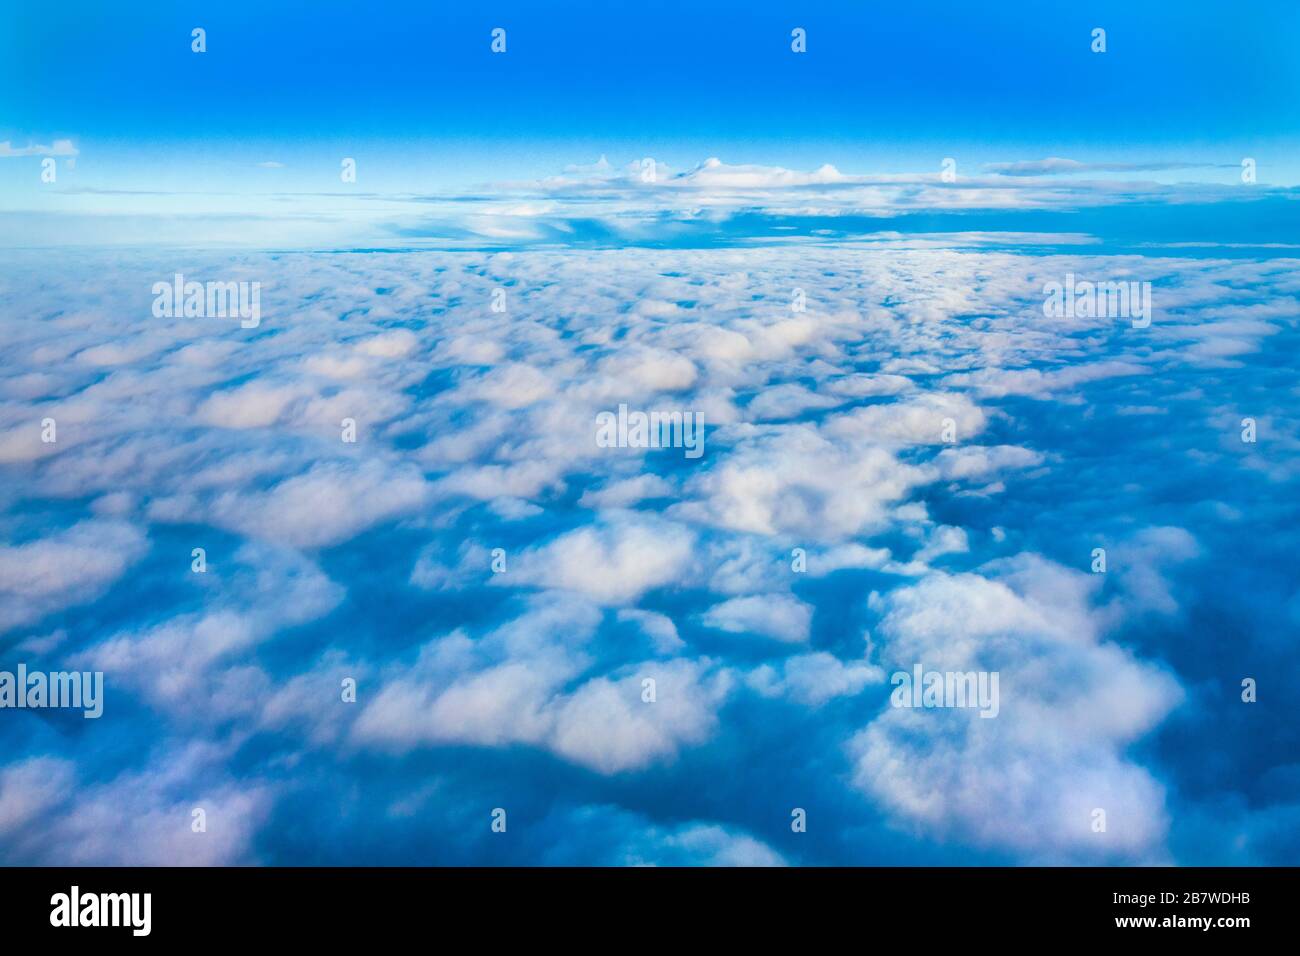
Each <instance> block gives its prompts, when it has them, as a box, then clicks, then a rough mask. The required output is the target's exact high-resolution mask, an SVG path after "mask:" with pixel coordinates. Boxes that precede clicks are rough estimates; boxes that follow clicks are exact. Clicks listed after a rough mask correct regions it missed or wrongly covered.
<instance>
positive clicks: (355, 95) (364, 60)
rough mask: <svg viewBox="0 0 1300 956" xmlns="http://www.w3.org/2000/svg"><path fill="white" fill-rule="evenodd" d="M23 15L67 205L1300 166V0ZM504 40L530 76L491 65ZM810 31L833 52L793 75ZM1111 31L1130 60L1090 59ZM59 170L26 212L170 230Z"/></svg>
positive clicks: (19, 28) (33, 76)
mask: <svg viewBox="0 0 1300 956" xmlns="http://www.w3.org/2000/svg"><path fill="white" fill-rule="evenodd" d="M3 16H4V19H5V21H6V25H5V29H3V30H0V91H2V92H0V141H3V140H9V141H10V142H11V143H12V144H13V146H14V148H22V147H24V146H27V145H29V144H32V143H51V142H53V141H54V140H56V139H71V140H72V141H73V142H74V144H75V145H76V147H77V149H78V150H79V152H80V155H79V157H78V161H77V164H76V168H75V169H73V170H61V172H60V180H59V184H58V187H57V189H58V190H59V191H65V192H66V191H75V190H145V191H153V190H161V191H178V192H195V191H199V192H202V191H214V192H220V193H242V194H252V195H259V194H276V193H285V192H297V191H326V192H338V191H339V181H338V172H337V171H338V161H339V158H340V157H342V156H352V157H355V158H357V159H358V162H359V164H360V165H361V169H362V171H363V175H362V177H361V179H360V181H359V184H360V185H361V186H363V187H364V188H365V189H366V190H371V191H380V192H428V191H434V192H441V191H448V190H450V191H464V190H466V189H468V188H470V187H472V186H476V185H481V184H487V183H495V182H500V181H502V180H511V179H519V178H528V177H538V176H543V175H548V174H552V173H556V172H558V171H559V170H560V169H561V168H562V167H563V166H564V165H565V164H569V163H578V162H593V161H594V160H595V159H596V158H597V157H598V156H599V155H601V154H605V155H607V156H608V157H609V158H610V161H611V162H614V163H616V164H619V163H626V162H628V161H629V160H632V159H636V158H640V157H644V156H652V157H654V158H656V159H657V160H659V161H661V162H666V163H667V164H668V165H669V166H671V167H673V168H675V169H679V170H680V169H687V168H690V167H691V166H693V165H695V164H696V163H699V162H700V161H702V160H704V159H705V158H706V157H708V156H719V157H720V158H722V159H723V160H724V162H728V163H758V164H766V165H775V166H784V167H788V168H794V169H812V168H815V167H817V166H820V165H821V164H823V163H831V164H833V165H835V166H837V167H838V168H839V169H840V170H841V171H842V172H845V173H865V172H873V173H881V172H896V173H901V172H909V171H911V172H914V171H927V172H928V171H932V170H934V169H936V168H937V166H938V163H939V161H940V160H941V158H943V157H945V156H953V157H955V158H957V159H958V162H959V169H960V170H961V171H963V172H965V173H967V174H969V173H972V172H974V171H975V170H977V169H979V168H980V167H981V165H982V164H985V163H996V162H1011V161H1017V160H1035V159H1041V158H1043V157H1044V156H1048V155H1051V156H1066V157H1069V158H1072V159H1078V160H1081V161H1085V162H1101V163H1143V162H1152V161H1159V162H1166V163H1195V164H1222V168H1219V169H1211V168H1202V169H1194V170H1193V169H1179V170H1173V171H1164V172H1151V173H1147V174H1145V175H1144V178H1154V179H1159V180H1163V181H1166V182H1168V181H1179V180H1187V179H1195V180H1200V181H1211V182H1224V183H1226V182H1232V181H1234V180H1235V178H1236V172H1235V166H1236V164H1237V163H1239V161H1240V159H1241V157H1243V156H1252V157H1255V158H1256V159H1257V161H1258V162H1259V165H1260V174H1259V175H1260V181H1261V183H1274V184H1294V183H1296V182H1297V179H1298V175H1297V173H1298V169H1300V166H1298V163H1300V160H1298V159H1297V157H1298V156H1300V150H1298V149H1297V147H1298V146H1300V139H1298V137H1297V133H1298V132H1300V124H1298V123H1297V115H1298V113H1297V111H1298V109H1300V107H1298V105H1297V100H1296V97H1295V91H1296V89H1297V88H1300V82H1298V81H1300V64H1298V58H1297V57H1296V56H1295V47H1296V41H1297V39H1298V38H1300V29H1297V28H1298V27H1300V8H1297V6H1296V5H1295V4H1293V3H1287V2H1264V3H1257V4H1251V5H1250V7H1249V8H1248V9H1246V10H1240V9H1239V8H1237V7H1235V6H1234V5H1232V4H1226V3H1221V2H1188V3H1178V4H1134V3H1127V2H1119V3H1107V2H1103V3H1089V4H1062V5H1054V4H1042V3H1025V2H1014V3H1001V4H955V3H954V4H943V3H940V4H925V5H909V4H872V5H867V4H860V3H851V4H850V3H845V4H815V5H806V4H799V5H794V6H791V5H787V4H773V3H714V4H708V5H699V4H685V3H674V2H667V3H654V4H645V5H633V4H614V5H611V4H600V3H563V4H519V3H499V4H491V5H477V4H476V5H473V9H472V10H465V9H460V8H456V7H453V6H451V5H446V4H437V3H434V4H429V3H392V4H385V5H384V7H383V8H382V13H379V15H375V13H374V12H371V11H362V10H359V9H358V8H357V7H356V5H355V4H345V3H333V2H326V3H285V4H271V5H267V4H249V3H226V4H197V3H142V4H139V5H136V6H134V7H133V8H132V12H131V15H130V16H129V17H126V16H122V15H120V14H118V13H117V12H116V11H114V10H113V9H112V8H109V7H104V6H102V5H100V4H97V3H82V2H74V3H68V4H60V5H57V6H55V7H48V6H44V5H37V4H14V3H6V4H5V9H4V13H3ZM1262 24H1268V28H1267V29H1261V25H1262ZM194 26H203V27H205V28H206V29H207V31H208V52H207V53H206V54H203V55H201V56H200V55H195V54H193V53H191V52H190V49H189V44H190V40H189V31H190V29H191V28H192V27H194ZM495 26H502V27H504V28H506V29H507V30H508V31H509V33H508V36H509V50H508V53H507V54H506V55H504V56H494V55H492V54H491V53H490V52H489V49H488V43H489V32H490V30H491V29H492V28H493V27H495ZM794 26H802V27H804V28H806V29H807V30H808V35H809V52H808V53H807V54H806V55H802V56H796V55H794V54H792V53H791V52H790V49H789V42H790V38H789V33H790V29H791V28H792V27H794ZM1094 26H1102V27H1104V28H1105V29H1106V30H1107V35H1108V51H1107V53H1106V54H1105V55H1095V54H1093V53H1091V52H1090V50H1089V43H1090V31H1091V29H1092V28H1093V27H1094ZM267 162H274V163H280V164H283V166H282V168H260V167H259V166H258V164H259V163H267ZM37 165H38V164H37V161H36V160H34V159H32V158H23V159H8V160H0V189H3V198H0V208H7V209H10V210H33V211H44V210H53V209H57V210H60V211H69V210H77V209H99V210H105V209H107V208H111V209H113V210H115V211H129V210H131V209H133V208H148V204H147V203H145V200H144V197H137V199H136V201H135V203H144V206H143V207H139V206H137V205H135V204H134V203H133V202H132V201H130V200H127V199H124V198H123V197H118V198H117V199H116V200H114V201H113V204H112V206H111V207H108V206H105V205H103V204H102V203H103V202H104V200H103V197H99V199H98V200H97V199H95V198H94V197H92V196H89V195H85V194H84V193H83V194H81V195H80V196H79V198H76V199H72V198H71V197H69V196H66V195H65V196H62V197H60V198H58V199H56V198H54V197H52V196H51V195H50V193H51V192H53V191H55V190H52V189H51V190H46V191H42V189H41V184H40V183H39V181H38V178H37V172H36V170H37ZM172 203H173V207H175V208H185V200H183V199H180V198H173V200H172ZM175 208H174V209H173V211H175ZM205 208H210V207H205Z"/></svg>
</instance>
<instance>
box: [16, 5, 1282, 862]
mask: <svg viewBox="0 0 1300 956" xmlns="http://www.w3.org/2000/svg"><path fill="white" fill-rule="evenodd" d="M3 15H4V20H5V23H4V28H3V29H0V144H3V145H0V249H3V258H0V354H3V355H4V360H3V363H0V670H4V669H5V668H8V667H12V666H13V665H15V664H16V663H18V662H23V663H26V664H27V665H28V667H29V668H43V669H48V670H56V669H64V668H69V667H71V668H77V669H86V670H100V671H103V672H104V674H105V686H106V700H105V705H104V707H105V709H104V716H103V717H102V718H101V719H99V720H84V719H82V717H81V716H80V714H79V713H69V712H62V711H38V710H26V711H22V712H14V711H8V710H0V754H2V756H0V862H19V863H33V862H34V863H90V864H158V863H193V864H197V865H204V864H258V863H270V864H303V863H307V864H310V863H336V864H354V863H393V864H428V863H444V864H496V863H512V864H614V865H622V864H643V863H652V864H669V865H672V864H703V865H736V864H739V865H768V864H777V865H779V864H794V865H798V864H967V863H993V864H1019V863H1049V864H1119V863H1122V864H1131V863H1135V864H1171V863H1172V864H1291V865H1294V864H1296V863H1297V862H1300V844H1297V839H1296V834H1297V833H1300V765H1297V762H1296V753H1297V739H1296V730H1295V722H1294V713H1295V711H1296V706H1297V701H1296V690H1295V689H1296V688H1297V687H1300V663H1298V660H1297V657H1296V655H1295V653H1294V645H1295V642H1294V639H1293V635H1294V634H1295V632H1296V628H1297V626H1300V595H1297V590H1296V581H1297V575H1296V572H1295V555H1296V554H1297V553H1298V549H1300V530H1297V529H1300V520H1298V519H1300V514H1297V506H1296V501H1297V500H1300V498H1298V496H1297V493H1298V492H1300V430H1297V424H1296V422H1297V419H1296V417H1295V414H1294V408H1295V404H1296V401H1297V399H1298V398H1300V392H1298V390H1297V386H1296V377H1295V371H1294V356H1295V354H1296V349H1297V345H1298V344H1300V342H1298V338H1300V325H1298V324H1297V320H1298V318H1300V280H1298V279H1297V276H1300V258H1297V249H1300V227H1298V226H1300V218H1298V217H1297V215H1296V209H1297V208H1298V207H1297V205H1296V204H1297V198H1298V195H1300V194H1298V192H1297V190H1298V189H1300V185H1298V184H1300V160H1298V159H1297V156H1300V123H1298V113H1297V110H1298V109H1300V107H1298V105H1297V103H1296V100H1295V95H1294V93H1295V90H1296V89H1297V88H1300V83H1298V82H1297V81H1300V75H1298V74H1300V65H1297V64H1298V62H1300V61H1298V60H1297V58H1296V56H1295V47H1296V41H1297V39H1300V30H1298V29H1297V27H1300V8H1298V7H1296V6H1295V5H1294V4H1291V3H1282V2H1277V3H1271V2H1269V3H1262V4H1254V5H1251V6H1250V7H1249V8H1245V9H1241V8H1238V7H1235V6H1233V5H1230V4H1226V3H1208V2H1190V3H1178V4H1173V3H1161V4H1135V3H1132V2H1129V3H1090V4H1086V5H1085V4H1044V3H1011V4H997V5H986V4H970V5H957V4H943V5H928V6H916V7H912V6H908V5H905V4H887V5H886V4H882V5H866V4H857V3H855V4H843V5H820V6H815V7H812V8H808V7H807V6H806V5H799V8H798V9H797V10H796V9H794V8H790V9H787V8H783V7H781V6H777V5H772V4H764V3H760V4H753V3H746V4H734V5H733V4H711V5H709V7H708V8H707V9H703V8H701V7H700V6H698V5H688V4H676V3H656V4H651V5H645V6H644V7H633V6H630V5H624V4H619V5H610V4H589V5H582V4H563V5H548V6H546V7H542V6H541V5H536V4H504V5H496V6H493V7H491V8H482V7H481V6H480V5H477V4H476V5H472V6H471V5H465V7H464V8H457V7H454V6H451V5H439V4H392V5H385V7H384V8H383V10H382V12H381V11H379V10H374V11H372V10H369V9H364V8H358V7H357V5H355V4H342V3H312V4H307V3H301V4H292V5H290V4H274V5H253V4H245V3H226V4H220V5H199V4H178V3H156V4H141V5H136V6H133V7H132V9H131V11H130V12H129V13H124V12H122V11H119V10H115V9H109V8H107V7H103V6H102V5H99V4H90V3H73V4H62V5H58V6H57V7H55V8H50V9H43V8H37V7H34V6H23V7H17V6H14V5H12V4H11V5H7V6H6V7H5V9H4V14H3ZM196 26H202V27H204V28H205V29H206V30H207V44H208V52H206V53H204V54H202V55H197V54H194V53H192V52H191V51H190V30H191V29H192V28H193V27H196ZM494 27H504V28H505V29H506V30H507V52H506V53H505V54H504V55H499V56H497V55H493V54H492V53H491V52H490V51H489V42H490V31H491V30H492V29H493V28H494ZM794 27H803V28H805V29H806V30H807V31H808V52H807V53H806V54H794V53H792V52H791V50H790V31H791V29H793V28H794ZM1094 27H1103V28H1104V29H1106V31H1107V52H1105V53H1104V54H1094V53H1092V52H1090V49H1089V46H1090V43H1091V36H1090V34H1091V31H1092V29H1093V28H1094ZM345 157H351V158H354V159H356V161H357V180H356V182H355V183H345V182H342V181H341V180H340V176H339V170H340V161H341V160H342V159H343V158H345ZM948 157H951V158H953V159H954V160H955V161H956V168H955V174H956V175H955V177H953V178H945V177H944V175H943V173H942V165H941V164H942V162H943V160H944V159H945V158H948ZM1247 158H1249V159H1253V160H1254V161H1255V164H1256V167H1255V168H1256V174H1257V175H1256V181H1255V182H1248V181H1246V179H1245V178H1243V167H1242V162H1243V160H1244V159H1247ZM42 160H53V161H54V168H55V170H56V172H57V178H56V179H55V181H53V182H48V183H47V182H42V181H41V178H40V174H41V169H42ZM645 160H650V161H651V163H652V165H651V167H650V168H651V169H652V170H653V172H654V175H653V177H651V178H650V179H649V180H647V179H646V177H645V176H644V173H645V172H646V168H647V167H646V166H645V165H644V161H645ZM53 247H59V248H57V249H56V248H53ZM178 273H182V274H184V276H185V277H186V278H188V279H191V280H194V281H201V282H209V281H215V282H232V283H240V282H244V283H256V284H257V288H258V289H259V294H260V303H261V304H260V314H259V317H258V321H257V322H254V323H252V324H251V325H244V324H243V323H241V322H239V321H234V320H232V319H231V318H228V317H219V316H212V315H200V316H193V315H191V316H186V315H184V314H183V313H178V312H176V311H173V310H168V309H159V308H158V303H157V300H156V296H157V294H158V293H157V292H156V291H155V288H156V286H157V285H158V284H159V283H162V284H163V285H164V286H169V285H170V283H171V282H172V281H173V278H174V277H175V276H176V275H177V274H178ZM1067 277H1071V278H1069V279H1068V281H1071V282H1073V277H1078V278H1080V279H1082V280H1084V281H1097V282H1124V283H1128V282H1134V283H1138V285H1139V288H1140V287H1141V286H1142V284H1143V283H1147V284H1149V291H1150V295H1151V302H1152V303H1153V305H1152V309H1151V314H1150V315H1149V316H1148V318H1150V322H1149V323H1148V324H1145V325H1142V324H1139V323H1135V322H1133V321H1131V319H1132V318H1133V317H1132V316H1129V315H1115V314H1109V313H1106V314H1099V315H1087V314H1077V315H1076V314H1071V315H1070V316H1069V317H1065V316H1061V315H1056V316H1053V315H1050V314H1048V313H1047V312H1045V310H1044V305H1045V297H1046V294H1047V293H1046V288H1047V286H1048V284H1050V283H1062V282H1065V281H1067ZM795 290H798V291H799V294H800V295H801V296H802V298H801V299H800V298H798V297H797V296H796V292H795ZM498 299H500V301H501V303H502V308H500V309H498V308H495V307H494V305H495V303H497V301H498ZM796 301H800V302H802V304H803V306H804V308H803V309H802V310H801V309H799V308H796V307H795V302H796ZM621 404H626V405H629V406H630V407H631V408H633V409H641V410H669V411H671V410H686V411H690V412H691V413H693V414H699V415H702V416H703V419H704V421H705V423H706V430H705V434H706V439H707V440H706V443H705V446H706V450H705V452H704V453H703V455H702V456H701V457H699V458H698V459H692V458H688V457H685V456H683V455H682V454H681V453H680V451H679V450H677V449H658V450H648V449H638V448H635V447H625V448H607V447H603V446H600V445H598V444H597V443H596V442H595V441H594V439H593V432H594V425H595V423H596V422H597V421H598V416H599V415H601V414H602V413H604V412H608V411H611V410H612V409H616V408H618V407H619V405H621ZM47 420H53V421H55V422H56V423H57V426H58V438H57V441H54V442H48V441H44V440H42V429H43V428H44V424H43V423H44V422H46V421H47ZM345 420H346V421H352V422H353V423H354V424H355V425H356V427H357V435H358V440H357V441H355V442H351V441H347V440H345V439H344V438H343V435H344V434H346V430H344V431H343V432H341V431H340V428H341V426H342V425H343V423H344V422H345ZM1247 420H1249V421H1250V422H1252V423H1253V425H1252V428H1253V429H1255V431H1254V432H1252V434H1253V436H1254V437H1255V440H1254V441H1247V440H1243V434H1244V433H1243V429H1244V428H1245V422H1246V421H1247ZM949 427H951V428H952V429H953V432H952V435H951V437H950V438H949V437H943V436H944V435H945V434H946V430H947V429H949ZM196 547H201V548H203V549H205V553H206V558H207V569H206V570H204V571H202V572H196V571H194V570H193V567H192V564H191V556H192V553H193V549H194V548H196ZM1096 548H1104V549H1105V550H1106V553H1107V556H1108V567H1107V569H1106V570H1105V571H1104V572H1103V571H1098V570H1097V569H1096V568H1095V567H1094V566H1093V562H1094V561H1095V558H1094V549H1096ZM496 549H501V552H502V554H503V555H504V556H505V558H506V565H505V566H504V567H503V569H502V570H500V571H498V570H496V568H495V567H494V561H495V560H496V559H495V557H494V553H495V550H496ZM795 549H799V550H800V551H802V552H803V553H804V557H805V558H806V559H807V562H806V566H805V567H803V568H796V567H795V562H794V560H793V555H794V552H795ZM918 664H919V665H923V666H925V667H926V668H928V669H932V670H933V669H942V670H954V671H968V670H970V671H974V670H978V671H982V672H985V673H988V672H994V671H995V672H997V673H999V674H1000V675H1001V681H1002V683H1001V687H1002V699H1001V706H1000V712H999V714H998V716H997V718H996V719H991V720H985V719H983V718H981V717H980V716H979V715H978V714H977V713H975V712H973V711H970V710H966V709H960V708H953V709H938V710H921V711H916V710H911V709H901V708H898V707H895V706H894V705H893V704H892V703H891V699H890V698H891V695H890V688H891V683H890V681H891V677H892V676H893V675H894V674H896V673H897V672H899V671H902V672H910V671H911V668H912V667H913V666H915V665H918ZM647 677H653V679H654V680H655V681H657V687H658V694H659V696H658V698H657V700H655V701H654V702H652V703H649V702H647V701H646V700H645V699H644V697H643V696H642V695H643V681H644V680H645V678H647ZM1245 678H1251V679H1254V680H1256V681H1258V684H1259V689H1258V699H1257V701H1256V702H1254V703H1247V702H1245V701H1243V700H1242V697H1241V681H1242V680H1243V679H1245ZM345 679H348V680H355V681H356V682H357V689H358V692H357V697H356V700H355V701H345V700H343V699H342V698H341V696H340V691H339V689H340V686H341V683H342V682H343V681H344V680H345ZM497 807H503V808H506V809H507V810H508V813H509V820H510V824H509V829H508V831H507V833H506V834H495V833H494V832H493V831H492V830H491V828H490V823H491V818H490V814H491V811H492V810H493V809H494V808H497ZM196 808H202V809H204V810H205V811H206V813H207V819H208V821H209V826H208V829H207V830H206V831H204V832H202V833H197V832H195V831H194V830H193V829H192V828H191V818H192V813H193V811H194V809H196ZM796 808H798V809H802V810H804V811H806V813H807V820H808V828H807V830H806V831H805V832H796V831H795V830H793V829H792V828H791V814H792V811H793V810H794V809H796ZM1097 809H1104V810H1105V811H1106V814H1107V820H1108V826H1107V828H1106V829H1105V830H1101V831H1099V830H1097V829H1095V828H1094V826H1093V823H1094V816H1093V815H1094V813H1095V811H1096V810H1097Z"/></svg>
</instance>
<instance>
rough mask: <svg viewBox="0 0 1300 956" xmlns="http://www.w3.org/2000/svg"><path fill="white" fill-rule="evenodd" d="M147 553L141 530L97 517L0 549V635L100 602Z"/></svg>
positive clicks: (0, 547)
mask: <svg viewBox="0 0 1300 956" xmlns="http://www.w3.org/2000/svg"><path fill="white" fill-rule="evenodd" d="M146 549H147V542H146V538H145V535H144V533H143V532H142V531H141V530H140V529H139V528H136V527H134V526H133V525H130V524H127V523H125V522H121V521H109V520H96V519H90V520H87V521H82V522H78V523H77V524H75V525H73V526H72V527H70V528H68V529H66V530H64V531H61V532H58V533H56V534H53V535H50V536H49V537H46V538H39V539H37V540H34V541H29V542H27V543H26V544H20V545H4V546H0V632H4V631H8V630H12V629H14V628H16V627H21V626H23V625H25V624H31V623H34V622H36V621H39V620H40V619H41V618H43V617H44V616H45V615H47V614H49V613H51V612H53V611H56V610H59V609H61V608H64V607H68V606H71V605H76V604H84V603H86V602H89V601H93V600H95V599H96V598H97V597H99V596H100V595H101V594H103V592H104V591H105V590H106V589H107V588H108V587H109V586H110V585H112V584H113V582H115V581H116V580H117V579H118V578H120V577H121V576H122V575H123V574H125V573H126V571H127V569H128V568H130V567H131V565H133V564H134V563H135V562H136V561H137V560H139V559H140V557H141V556H142V555H143V554H144V553H145V551H146Z"/></svg>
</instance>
